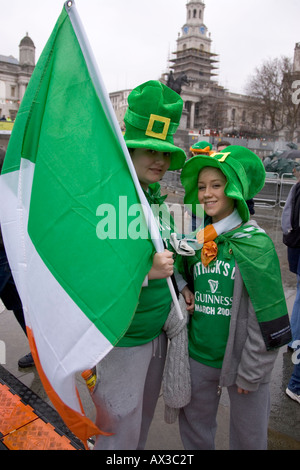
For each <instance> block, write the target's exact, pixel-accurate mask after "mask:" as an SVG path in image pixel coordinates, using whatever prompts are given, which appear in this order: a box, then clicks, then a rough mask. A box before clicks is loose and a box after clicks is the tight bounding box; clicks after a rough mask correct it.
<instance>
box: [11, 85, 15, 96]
mask: <svg viewBox="0 0 300 470" xmlns="http://www.w3.org/2000/svg"><path fill="white" fill-rule="evenodd" d="M10 96H11V97H12V98H14V97H15V96H16V87H15V86H11V87H10Z"/></svg>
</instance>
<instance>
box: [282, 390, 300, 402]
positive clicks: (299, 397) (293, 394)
mask: <svg viewBox="0 0 300 470" xmlns="http://www.w3.org/2000/svg"><path fill="white" fill-rule="evenodd" d="M285 393H286V394H287V395H288V396H289V397H290V398H291V399H292V400H295V401H297V402H298V403H299V404H300V395H296V393H294V392H292V391H291V390H290V389H289V388H287V389H286V391H285Z"/></svg>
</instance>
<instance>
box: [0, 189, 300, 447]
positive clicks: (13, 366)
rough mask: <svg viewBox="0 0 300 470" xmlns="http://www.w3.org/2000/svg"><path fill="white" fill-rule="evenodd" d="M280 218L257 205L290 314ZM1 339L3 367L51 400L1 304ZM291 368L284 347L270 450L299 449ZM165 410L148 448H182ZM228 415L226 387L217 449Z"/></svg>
mask: <svg viewBox="0 0 300 470" xmlns="http://www.w3.org/2000/svg"><path fill="white" fill-rule="evenodd" d="M176 198H177V196H174V201H175V200H177V199H176ZM171 200H172V197H171ZM280 217H281V209H279V208H273V209H266V208H258V207H257V208H256V215H255V218H256V220H257V222H258V223H259V224H260V225H261V226H262V227H263V228H264V229H265V230H266V231H267V233H268V234H269V235H270V236H271V238H272V239H273V241H274V243H275V246H276V250H277V253H278V256H279V259H280V264H281V270H282V278H283V284H284V288H285V293H286V299H287V304H288V309H289V312H290V313H291V310H292V306H293V301H294V297H295V286H296V278H295V276H294V275H292V274H291V273H290V272H289V270H288V265H287V261H286V248H285V246H284V245H283V244H282V235H281V230H280ZM0 341H4V342H5V345H6V364H3V365H4V367H5V368H6V369H7V370H8V371H9V372H11V373H12V374H13V375H14V376H15V377H17V378H18V379H19V380H20V381H21V382H22V383H24V384H25V385H26V386H28V387H29V388H31V389H32V390H33V391H34V392H35V393H36V394H37V395H39V396H40V397H41V398H43V399H44V400H45V401H46V402H47V403H49V400H48V398H47V396H46V395H45V392H44V390H43V386H42V385H41V382H40V380H39V377H38V374H37V372H36V370H35V368H34V367H32V368H29V369H19V368H18V364H17V363H18V359H19V358H20V357H21V356H23V355H24V354H26V353H28V351H29V349H28V343H27V339H26V337H25V335H24V333H23V331H22V330H21V328H20V327H19V325H18V323H17V321H16V320H15V318H14V315H13V313H12V312H9V311H7V310H5V309H4V307H2V311H1V308H0ZM292 367H293V364H292V361H291V354H290V353H288V352H287V350H286V348H281V350H280V352H279V355H278V359H277V361H276V364H275V368H274V373H273V379H272V383H271V397H272V408H271V417H270V426H269V449H271V450H283V449H284V450H296V449H297V450H300V407H299V404H297V403H295V402H294V401H292V400H291V399H289V398H288V397H287V396H286V394H285V388H286V385H287V383H288V380H289V377H290V374H291V371H292ZM78 388H79V391H80V394H81V396H82V399H83V404H84V406H85V409H86V413H87V414H88V416H90V417H91V418H93V417H94V409H93V405H92V403H91V400H90V397H89V395H88V392H87V390H86V387H85V384H84V383H83V382H82V379H81V377H78ZM163 413H164V407H163V399H162V397H160V399H159V403H158V406H157V410H156V414H155V419H154V421H153V423H152V426H151V429H150V433H149V438H148V441H147V446H146V448H147V449H150V450H183V447H182V444H181V441H180V436H179V432H178V425H177V423H176V424H173V425H168V424H166V423H165V422H164V418H163ZM228 416H229V401H228V396H227V392H226V389H225V390H224V391H223V394H222V397H221V404H220V407H219V413H218V431H217V438H216V448H217V449H218V450H227V449H228V421H229V420H228Z"/></svg>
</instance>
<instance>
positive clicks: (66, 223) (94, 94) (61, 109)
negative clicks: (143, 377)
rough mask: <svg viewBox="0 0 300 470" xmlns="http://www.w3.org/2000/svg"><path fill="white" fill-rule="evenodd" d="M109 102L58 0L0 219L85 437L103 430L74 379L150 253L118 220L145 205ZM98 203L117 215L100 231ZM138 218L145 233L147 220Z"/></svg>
mask: <svg viewBox="0 0 300 470" xmlns="http://www.w3.org/2000/svg"><path fill="white" fill-rule="evenodd" d="M110 106H111V105H110V101H109V98H108V95H107V94H106V92H105V90H104V87H103V85H102V82H101V79H100V74H99V72H98V71H97V69H96V67H95V63H94V59H93V56H92V54H91V51H90V47H89V45H88V42H87V40H86V37H85V34H84V31H83V28H82V26H81V23H80V19H79V17H78V14H77V11H76V8H75V5H74V2H72V1H68V2H66V3H65V4H64V7H63V10H62V13H61V15H60V16H59V19H58V21H57V23H56V25H55V27H54V30H53V32H52V34H51V36H50V38H49V40H48V42H47V44H46V46H45V48H44V50H43V53H42V54H41V57H40V59H39V61H38V63H37V65H36V67H35V70H34V73H33V75H32V78H31V80H30V83H29V85H28V88H27V90H26V94H25V96H24V98H23V101H22V103H21V107H20V110H19V112H18V115H17V119H16V122H15V125H14V128H13V132H12V135H11V138H10V141H9V146H8V149H7V154H6V158H5V161H4V166H3V170H2V174H1V177H0V193H1V205H0V207H1V209H0V215H1V229H2V233H3V238H4V242H5V247H6V250H7V254H8V258H9V262H10V265H11V268H12V271H13V275H14V278H15V281H16V285H17V288H18V290H19V293H20V296H21V299H22V303H23V307H24V313H25V319H26V324H27V329H28V338H29V341H30V346H31V350H32V353H33V355H34V360H35V364H36V366H37V369H38V371H39V374H40V377H41V379H42V381H43V384H44V387H45V389H46V391H47V393H48V394H49V397H50V398H51V400H52V401H53V403H54V405H55V406H56V408H57V410H58V411H59V413H60V414H61V416H62V418H63V419H64V420H65V422H66V424H67V425H68V426H69V428H70V429H71V430H72V431H73V432H74V433H75V434H76V435H77V436H78V437H79V438H80V439H82V440H83V441H85V440H86V439H87V438H88V437H89V436H90V435H94V434H99V433H101V430H98V429H96V428H95V426H94V424H93V423H92V422H91V421H90V420H88V419H87V417H86V416H84V414H83V412H82V407H81V402H80V398H79V396H78V392H77V389H76V385H75V374H76V373H80V372H83V371H84V370H86V369H89V368H91V367H92V366H94V365H95V364H96V363H97V362H98V361H100V360H101V359H102V358H103V357H104V356H105V355H106V354H107V353H108V352H109V351H110V350H111V349H112V348H113V346H114V345H115V344H116V343H117V342H118V340H119V339H120V338H121V337H122V335H123V334H124V333H125V332H126V330H127V328H128V326H129V324H130V322H131V320H132V318H133V315H134V312H135V309H136V306H137V303H138V298H139V294H140V290H141V286H142V283H143V280H144V278H145V276H146V274H147V272H148V271H149V269H150V267H151V264H152V253H153V250H154V246H153V243H152V241H150V240H149V238H147V237H140V238H134V237H129V236H126V234H124V227H123V226H122V227H121V225H122V220H123V219H122V217H124V215H126V214H124V204H122V206H121V208H120V204H119V203H120V198H123V199H122V201H124V198H126V204H127V207H132V206H134V205H135V204H140V202H142V203H144V204H147V202H146V200H145V201H141V194H140V191H139V190H137V184H136V181H135V179H134V178H135V176H134V172H133V171H132V168H131V167H130V162H129V161H128V160H127V155H126V151H127V149H126V146H125V143H124V141H122V139H123V137H122V134H121V131H120V129H119V126H118V123H117V122H116V118H115V116H114V113H113V111H112V108H111V107H110ZM127 153H128V152H127ZM105 208H106V209H107V211H108V209H110V211H111V214H110V215H109V217H112V218H115V226H114V228H115V230H113V231H112V233H110V234H109V233H108V232H109V230H108V229H109V224H107V233H105V223H103V217H104V215H106V216H107V217H108V214H106V213H105V210H106V209H105ZM101 217H102V219H101ZM107 220H111V219H109V218H107ZM143 221H144V222H143ZM139 222H140V224H143V223H144V224H145V227H144V229H145V230H146V231H147V230H148V229H147V227H148V226H147V224H146V217H144V218H141V217H140V218H139ZM127 224H128V225H129V224H130V217H129V218H128V220H127ZM121 228H122V236H120V233H119V232H120V230H121ZM102 229H103V230H102ZM140 229H141V230H143V227H141V228H140ZM101 230H102V231H101ZM114 233H116V236H113V235H114Z"/></svg>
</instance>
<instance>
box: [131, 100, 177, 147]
mask: <svg viewBox="0 0 300 470" xmlns="http://www.w3.org/2000/svg"><path fill="white" fill-rule="evenodd" d="M125 119H126V121H127V122H128V123H129V124H131V125H132V126H134V127H136V128H137V129H141V130H143V131H146V132H145V135H148V136H149V137H154V138H156V139H161V140H166V137H167V136H172V135H173V134H175V132H176V130H177V127H178V126H179V123H178V124H176V123H172V122H171V119H170V118H166V117H163V116H158V115H157V114H150V117H144V116H140V115H138V114H136V113H134V112H133V111H131V109H129V108H128V109H127V111H126V117H125Z"/></svg>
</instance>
